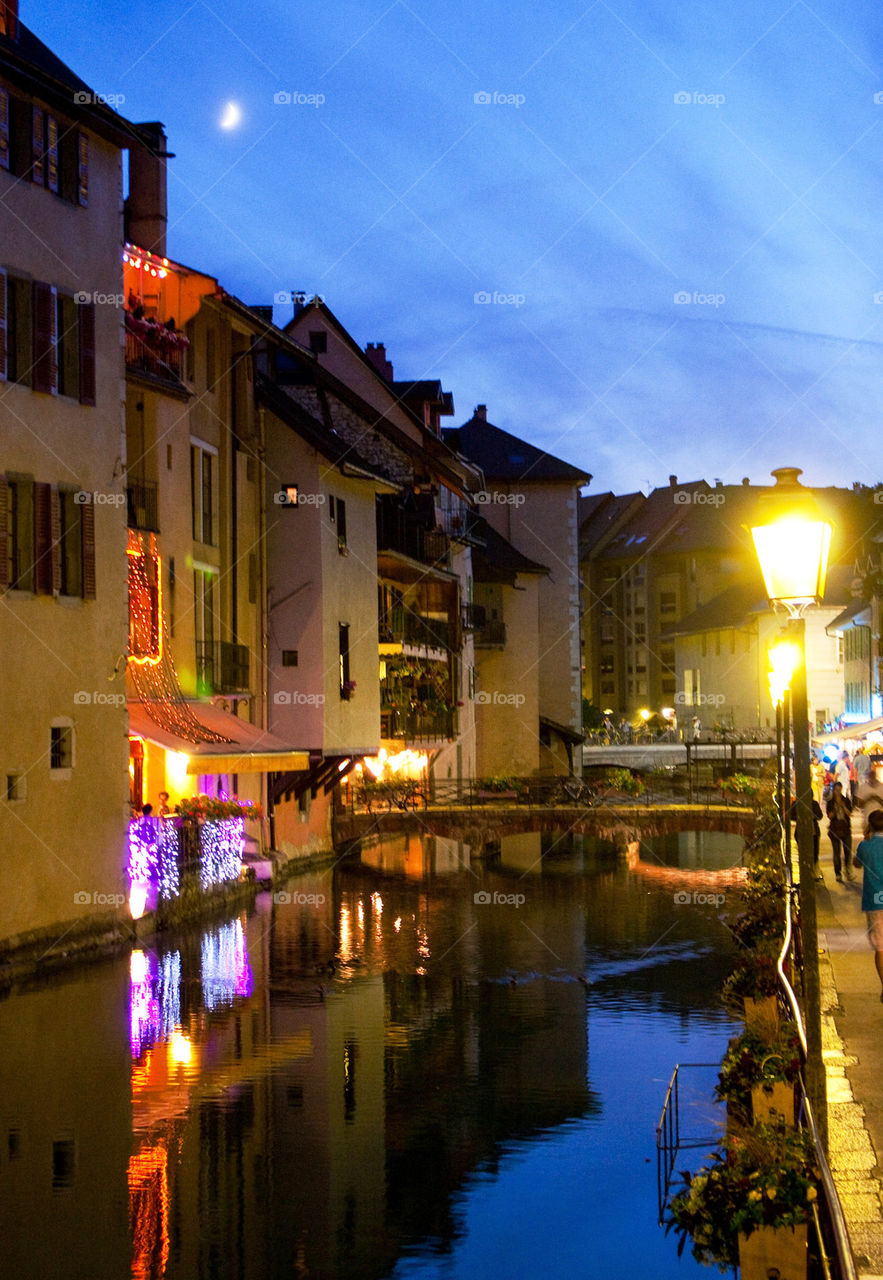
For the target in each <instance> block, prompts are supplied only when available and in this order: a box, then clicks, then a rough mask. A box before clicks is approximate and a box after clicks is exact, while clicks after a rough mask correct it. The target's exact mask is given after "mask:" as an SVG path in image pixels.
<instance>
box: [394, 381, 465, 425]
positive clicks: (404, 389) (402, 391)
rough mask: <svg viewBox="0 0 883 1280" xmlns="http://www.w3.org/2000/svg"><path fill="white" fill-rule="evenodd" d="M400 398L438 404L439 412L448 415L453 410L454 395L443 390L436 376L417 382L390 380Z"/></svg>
mask: <svg viewBox="0 0 883 1280" xmlns="http://www.w3.org/2000/svg"><path fill="white" fill-rule="evenodd" d="M389 385H390V386H391V387H392V389H393V391H394V392H395V394H396V395H397V396H398V397H399V399H400V400H412V401H415V402H419V403H421V404H425V403H426V402H427V401H428V402H429V404H433V405H438V406H439V413H442V414H444V415H445V417H448V416H449V415H450V414H452V413H453V412H454V397H453V395H452V394H451V392H450V391H444V390H443V389H442V384H441V382H440V381H439V380H438V379H437V378H428V379H425V380H423V381H417V382H391V383H390V384H389Z"/></svg>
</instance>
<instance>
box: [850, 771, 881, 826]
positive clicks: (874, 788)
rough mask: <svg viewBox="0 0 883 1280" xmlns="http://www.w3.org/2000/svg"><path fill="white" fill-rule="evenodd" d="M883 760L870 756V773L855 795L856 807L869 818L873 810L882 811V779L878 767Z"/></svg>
mask: <svg viewBox="0 0 883 1280" xmlns="http://www.w3.org/2000/svg"><path fill="white" fill-rule="evenodd" d="M881 764H883V759H881V757H880V756H871V773H870V777H869V778H868V780H867V782H866V783H865V784H864V785H863V786H861V787H859V789H858V791H856V793H855V803H856V807H857V808H859V809H861V810H862V812H863V813H866V814H867V815H869V816H870V814H871V812H872V811H873V810H874V809H883V779H881V777H880V772H881V769H880V766H881Z"/></svg>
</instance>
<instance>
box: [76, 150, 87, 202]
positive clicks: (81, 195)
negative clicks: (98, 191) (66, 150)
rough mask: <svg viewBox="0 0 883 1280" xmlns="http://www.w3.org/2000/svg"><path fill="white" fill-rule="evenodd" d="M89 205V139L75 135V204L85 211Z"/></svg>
mask: <svg viewBox="0 0 883 1280" xmlns="http://www.w3.org/2000/svg"><path fill="white" fill-rule="evenodd" d="M88 203H89V139H88V138H87V137H86V135H85V133H78V134H77V204H81V205H82V206H83V208H84V209H85V208H86V206H87V205H88Z"/></svg>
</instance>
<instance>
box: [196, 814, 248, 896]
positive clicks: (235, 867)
mask: <svg viewBox="0 0 883 1280" xmlns="http://www.w3.org/2000/svg"><path fill="white" fill-rule="evenodd" d="M199 839H200V844H201V846H202V857H201V858H200V860H199V882H200V884H201V886H202V888H203V889H208V888H209V887H210V886H211V885H213V884H223V883H224V881H225V880H236V879H237V878H238V876H239V869H240V867H241V865H242V853H243V850H244V849H245V820H244V819H243V818H222V819H220V820H215V819H211V820H209V821H208V822H204V823H203V824H202V828H201V830H200V834H199Z"/></svg>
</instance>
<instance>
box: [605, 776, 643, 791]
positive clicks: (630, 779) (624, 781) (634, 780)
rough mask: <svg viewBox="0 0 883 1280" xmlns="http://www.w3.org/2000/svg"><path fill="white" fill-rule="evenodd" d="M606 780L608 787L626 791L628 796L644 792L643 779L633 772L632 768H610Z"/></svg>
mask: <svg viewBox="0 0 883 1280" xmlns="http://www.w3.org/2000/svg"><path fill="white" fill-rule="evenodd" d="M604 781H605V782H606V784H607V786H608V787H613V788H614V790H616V791H624V792H625V794H626V795H627V796H640V795H643V793H644V782H643V779H641V778H639V777H637V776H636V775H635V774H634V773H632V771H631V769H608V770H607V773H606V775H605V778H604Z"/></svg>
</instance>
